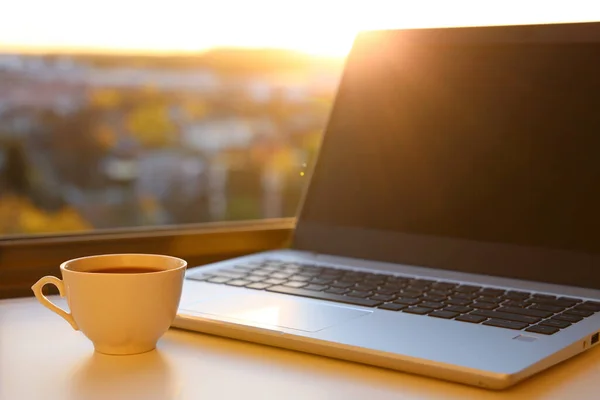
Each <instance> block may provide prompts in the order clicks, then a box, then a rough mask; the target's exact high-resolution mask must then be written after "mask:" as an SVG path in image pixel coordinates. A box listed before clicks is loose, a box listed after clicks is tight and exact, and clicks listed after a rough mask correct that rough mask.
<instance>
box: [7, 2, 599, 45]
mask: <svg viewBox="0 0 600 400" xmlns="http://www.w3.org/2000/svg"><path fill="white" fill-rule="evenodd" d="M594 3H595V2H594V1H592V0H589V1H584V0H579V1H578V0H575V1H569V2H566V1H553V0H539V1H538V0H530V1H514V0H506V1H502V2H491V1H480V0H459V1H451V0H434V1H432V0H423V1H402V0H394V1H390V0H372V1H355V0H347V1H340V0H329V1H327V0H304V1H270V0H254V1H242V0H218V1H210V2H208V1H192V0H169V1H164V0H161V1H156V0H144V1H143V0H105V1H102V2H89V1H86V2H82V1H77V0H53V1H47V0H19V1H7V2H4V3H3V4H2V8H1V9H0V15H1V16H2V22H1V23H0V51H2V50H19V51H24V50H29V51H31V50H47V49H51V50H63V51H73V50H78V51H81V50H95V51H111V52H114V51H117V52H140V51H141V52H159V53H161V52H197V51H202V50H206V49H210V48H215V47H246V48H256V47H269V48H287V49H293V50H299V51H302V52H306V53H310V54H316V55H326V56H343V55H345V54H346V53H347V52H348V50H349V48H350V46H351V44H352V40H353V38H354V35H355V34H356V33H357V32H358V31H360V30H362V29H368V28H390V27H424V26H452V25H483V24H491V25H495V24H513V23H537V22H558V21H585V20H593V19H598V17H599V15H594V12H595V13H596V14H598V13H599V12H600V11H599V10H598V7H595V6H594Z"/></svg>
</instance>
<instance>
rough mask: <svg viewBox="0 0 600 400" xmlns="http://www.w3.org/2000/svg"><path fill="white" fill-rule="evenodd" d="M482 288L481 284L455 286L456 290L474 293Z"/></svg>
mask: <svg viewBox="0 0 600 400" xmlns="http://www.w3.org/2000/svg"><path fill="white" fill-rule="evenodd" d="M480 289H481V286H473V285H460V286H458V287H456V288H454V291H455V292H459V293H473V292H476V291H478V290H480Z"/></svg>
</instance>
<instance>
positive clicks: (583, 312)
mask: <svg viewBox="0 0 600 400" xmlns="http://www.w3.org/2000/svg"><path fill="white" fill-rule="evenodd" d="M565 314H568V315H576V316H578V317H583V318H586V317H589V316H590V315H594V312H593V311H586V310H577V309H574V308H573V309H570V310H567V311H565Z"/></svg>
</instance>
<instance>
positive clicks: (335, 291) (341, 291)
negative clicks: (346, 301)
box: [325, 287, 350, 294]
mask: <svg viewBox="0 0 600 400" xmlns="http://www.w3.org/2000/svg"><path fill="white" fill-rule="evenodd" d="M325 291H326V292H327V293H333V294H344V293H347V292H349V291H350V289H343V288H335V287H334V288H329V289H326V290H325Z"/></svg>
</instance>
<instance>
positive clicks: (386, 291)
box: [376, 289, 399, 295]
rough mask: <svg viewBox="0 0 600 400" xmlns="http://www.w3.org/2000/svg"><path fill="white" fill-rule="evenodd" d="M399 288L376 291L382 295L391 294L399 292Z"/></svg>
mask: <svg viewBox="0 0 600 400" xmlns="http://www.w3.org/2000/svg"><path fill="white" fill-rule="evenodd" d="M398 292H399V290H398V289H377V290H376V293H377V294H381V295H390V294H396V293H398Z"/></svg>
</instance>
